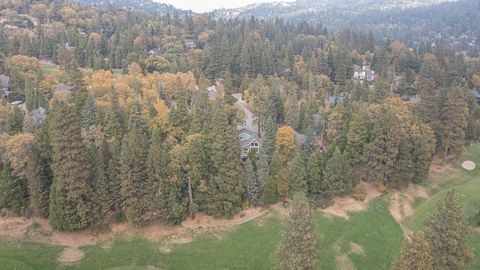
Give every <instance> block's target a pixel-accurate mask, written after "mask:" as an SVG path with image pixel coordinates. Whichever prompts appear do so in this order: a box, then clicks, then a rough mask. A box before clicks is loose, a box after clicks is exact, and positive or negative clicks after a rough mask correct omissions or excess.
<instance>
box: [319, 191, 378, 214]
mask: <svg viewBox="0 0 480 270" xmlns="http://www.w3.org/2000/svg"><path fill="white" fill-rule="evenodd" d="M361 185H362V188H363V190H364V191H365V200H363V201H358V200H356V199H354V198H352V197H350V196H347V197H336V198H334V199H333V202H332V204H331V205H330V206H329V207H327V208H325V209H320V212H322V213H324V214H327V215H330V216H335V217H341V218H344V219H348V218H349V217H348V213H349V212H360V211H365V210H367V208H368V205H369V203H370V202H371V201H372V200H373V199H375V198H377V197H379V196H380V195H381V193H380V192H378V190H377V188H376V187H375V185H373V184H371V183H366V182H361Z"/></svg>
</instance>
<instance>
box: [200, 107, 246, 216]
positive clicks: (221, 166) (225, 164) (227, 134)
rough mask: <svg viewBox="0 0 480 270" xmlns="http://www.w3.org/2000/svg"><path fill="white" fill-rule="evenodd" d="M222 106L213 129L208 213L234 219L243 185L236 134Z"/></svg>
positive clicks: (215, 118) (216, 112) (216, 114)
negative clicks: (240, 177)
mask: <svg viewBox="0 0 480 270" xmlns="http://www.w3.org/2000/svg"><path fill="white" fill-rule="evenodd" d="M232 120H233V119H229V117H228V114H227V112H226V109H225V108H224V105H223V104H222V103H219V104H218V105H217V108H216V111H215V114H214V117H213V121H212V127H211V128H210V134H211V135H210V137H211V146H210V147H211V151H212V152H211V157H212V165H213V166H212V173H213V175H212V176H213V177H212V179H211V183H210V185H209V186H210V187H209V189H210V191H209V192H210V194H211V201H210V203H208V205H209V206H208V208H207V213H208V214H212V215H215V216H224V217H225V216H226V217H229V216H233V215H234V214H236V213H237V212H238V210H239V209H240V206H241V203H242V201H241V194H242V192H243V190H242V189H243V188H242V185H241V183H240V181H239V169H240V167H239V166H240V159H239V158H238V157H239V156H240V147H239V142H238V135H237V130H236V127H235V125H234V123H232V122H231V121H232Z"/></svg>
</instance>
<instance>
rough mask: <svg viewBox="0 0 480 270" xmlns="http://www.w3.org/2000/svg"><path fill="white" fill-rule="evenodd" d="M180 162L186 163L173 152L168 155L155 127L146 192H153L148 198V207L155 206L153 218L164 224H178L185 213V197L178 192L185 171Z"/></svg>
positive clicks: (182, 184)
mask: <svg viewBox="0 0 480 270" xmlns="http://www.w3.org/2000/svg"><path fill="white" fill-rule="evenodd" d="M178 147H182V146H178ZM178 147H176V148H178ZM172 151H174V150H172ZM179 154H180V155H185V153H179ZM185 158H186V156H185ZM172 159H173V160H172ZM182 161H183V160H182ZM180 163H184V164H183V165H186V164H185V163H186V162H177V161H176V160H175V154H174V157H173V158H172V157H171V156H170V154H169V153H168V150H167V149H166V146H165V144H164V141H163V139H162V137H161V136H160V132H159V130H154V131H153V134H152V140H151V144H150V148H149V152H148V177H149V183H148V187H147V191H148V193H147V196H151V195H152V194H153V195H154V197H153V198H150V199H151V200H152V201H151V203H153V205H150V206H149V207H151V208H152V209H154V210H155V213H156V219H157V220H159V221H160V222H161V223H163V224H177V223H180V222H181V221H182V220H183V218H184V217H185V211H186V198H185V195H184V193H182V192H181V188H182V187H183V186H184V179H183V177H184V176H185V173H184V172H182V164H180Z"/></svg>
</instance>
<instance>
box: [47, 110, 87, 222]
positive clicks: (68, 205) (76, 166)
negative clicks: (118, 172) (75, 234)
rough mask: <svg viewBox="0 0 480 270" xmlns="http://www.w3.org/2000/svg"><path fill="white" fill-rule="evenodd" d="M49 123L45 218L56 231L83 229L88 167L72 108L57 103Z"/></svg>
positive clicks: (85, 219)
mask: <svg viewBox="0 0 480 270" xmlns="http://www.w3.org/2000/svg"><path fill="white" fill-rule="evenodd" d="M53 113H54V115H53V118H52V121H51V122H50V132H49V134H50V138H51V145H52V172H53V183H52V186H51V191H50V210H49V217H48V221H49V223H50V225H51V226H52V227H53V228H55V229H59V230H66V231H73V230H78V229H83V228H85V227H86V226H88V225H89V224H90V222H91V216H92V203H91V200H90V195H91V192H92V189H91V180H92V179H91V178H92V169H91V166H90V162H89V158H88V155H87V148H86V147H85V145H84V143H83V140H82V137H81V128H80V120H79V119H78V117H77V114H76V112H75V110H74V108H73V107H71V106H69V105H66V104H63V103H60V104H59V107H58V108H57V109H55V110H54V112H53Z"/></svg>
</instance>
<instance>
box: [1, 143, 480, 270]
mask: <svg viewBox="0 0 480 270" xmlns="http://www.w3.org/2000/svg"><path fill="white" fill-rule="evenodd" d="M467 158H468V159H472V160H474V161H480V146H474V147H470V149H469V153H468V157H463V158H460V159H458V160H457V161H455V162H454V164H453V167H454V169H452V170H450V171H447V172H442V173H439V174H437V175H435V176H434V177H433V178H432V179H431V181H430V182H427V183H426V186H427V187H428V186H430V187H433V184H429V183H433V182H439V181H438V180H441V181H440V182H441V183H442V184H440V185H438V186H436V187H435V188H433V190H434V193H435V195H433V196H432V197H431V198H429V199H427V200H417V201H415V204H414V207H415V210H416V211H415V214H414V216H412V217H411V218H410V219H408V220H406V221H405V223H406V225H407V226H408V227H409V228H411V229H413V230H419V229H423V225H422V222H423V220H424V219H425V218H426V217H428V216H429V215H430V214H431V213H432V211H433V207H434V202H435V200H436V199H437V198H439V196H441V194H443V193H444V192H445V191H446V190H449V189H451V188H455V189H456V190H457V191H458V193H459V195H460V200H461V202H462V204H463V205H464V206H465V210H466V213H467V214H468V215H469V218H470V220H471V221H472V223H473V216H474V215H475V211H476V210H477V209H479V208H480V196H479V195H478V194H480V173H479V170H478V169H477V170H475V171H473V172H466V171H464V170H462V169H460V167H459V166H460V165H459V164H460V163H461V161H463V160H465V159H467ZM315 220H316V223H317V233H318V234H319V236H320V238H321V245H320V248H319V250H318V262H319V268H320V269H337V267H338V263H337V260H336V258H337V257H339V256H341V255H343V257H341V258H342V260H343V261H345V260H346V261H348V262H347V263H350V264H353V265H354V266H355V267H356V268H357V269H389V268H390V266H391V264H392V261H394V260H395V258H397V257H398V254H399V250H400V248H401V244H402V241H403V233H402V230H401V228H400V226H399V225H398V224H397V223H396V222H395V220H394V219H393V218H392V216H391V215H390V213H389V211H388V204H387V202H386V201H385V199H384V198H378V199H376V200H374V201H373V202H371V204H370V207H369V209H368V210H367V211H364V212H358V213H352V214H350V219H349V220H344V219H341V218H333V217H325V216H323V215H321V214H319V213H318V214H316V215H315ZM280 229H281V222H280V218H279V215H278V214H276V213H275V212H273V211H272V212H271V213H269V214H266V215H264V216H263V217H261V218H259V219H257V220H254V221H251V222H249V223H246V224H243V225H241V226H238V227H237V228H236V229H234V230H231V231H228V232H217V233H215V234H204V235H202V236H197V237H196V238H195V239H194V240H193V241H192V242H191V243H186V244H176V245H174V244H170V245H169V246H168V247H169V248H170V249H171V252H170V253H165V243H152V242H148V241H146V240H143V239H134V240H130V241H127V240H122V239H117V240H115V242H114V243H113V244H112V246H111V248H109V249H104V248H102V247H101V245H98V246H90V247H84V248H82V251H84V253H85V257H84V258H83V260H82V261H81V262H80V263H78V264H76V265H71V266H63V265H58V264H57V262H56V259H57V257H58V255H59V254H60V252H61V251H62V248H61V247H52V246H45V245H40V244H32V243H28V242H21V243H12V242H8V241H0V269H22V270H23V269H35V270H43V269H45V270H47V269H48V270H50V269H79V270H80V269H109V270H127V269H128V270H137V269H138V270H140V269H147V267H148V269H180V270H182V269H186V270H188V269H195V270H202V269H205V270H207V269H208V270H215V269H270V268H271V266H272V263H273V261H272V258H271V254H272V252H273V250H274V248H275V246H276V244H277V243H278V241H279V239H280ZM352 243H353V245H356V246H357V247H361V249H363V250H362V252H358V250H357V252H355V250H352V248H351V246H352ZM471 244H472V247H474V249H475V253H476V254H477V257H480V237H479V236H478V234H476V235H474V234H472V236H471ZM162 251H163V252H162ZM362 253H363V254H362ZM471 269H480V260H476V261H475V264H474V265H473V266H472V267H471Z"/></svg>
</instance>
